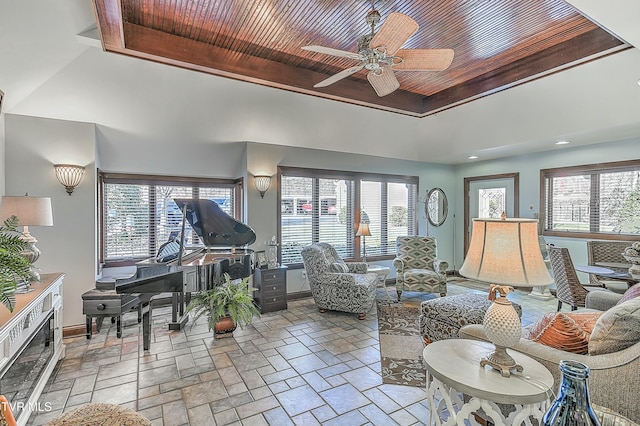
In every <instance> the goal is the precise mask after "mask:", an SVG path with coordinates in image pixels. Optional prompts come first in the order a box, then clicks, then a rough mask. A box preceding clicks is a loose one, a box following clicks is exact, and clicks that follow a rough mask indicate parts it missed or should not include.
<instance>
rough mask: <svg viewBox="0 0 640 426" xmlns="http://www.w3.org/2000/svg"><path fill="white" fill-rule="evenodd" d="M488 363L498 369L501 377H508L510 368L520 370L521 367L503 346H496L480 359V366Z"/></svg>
mask: <svg viewBox="0 0 640 426" xmlns="http://www.w3.org/2000/svg"><path fill="white" fill-rule="evenodd" d="M485 365H489V366H491V367H493V369H494V370H498V371H499V372H500V374H502V376H503V377H510V376H511V370H516V371H518V372H520V373H521V372H522V370H523V368H522V366H521V365H520V364H518V363H517V362H516V361H515V360H514V359H513V358H512V357H511V355H509V354H508V353H507V348H505V347H504V346H496V350H495V351H493V352H491V353H489V354H487V356H486V357H484V358H482V359H481V360H480V366H481V367H484V366H485Z"/></svg>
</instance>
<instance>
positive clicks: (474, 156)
mask: <svg viewBox="0 0 640 426" xmlns="http://www.w3.org/2000/svg"><path fill="white" fill-rule="evenodd" d="M477 158H478V156H477V155H470V156H469V160H475V159H477Z"/></svg>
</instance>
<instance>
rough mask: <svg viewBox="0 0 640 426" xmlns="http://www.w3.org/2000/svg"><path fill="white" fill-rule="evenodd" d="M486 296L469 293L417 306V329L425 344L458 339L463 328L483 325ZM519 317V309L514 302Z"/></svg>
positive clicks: (487, 304) (485, 294)
mask: <svg viewBox="0 0 640 426" xmlns="http://www.w3.org/2000/svg"><path fill="white" fill-rule="evenodd" d="M488 296H489V294H488V293H483V294H478V293H468V294H459V295H456V296H446V297H440V298H437V299H430V300H425V301H424V302H422V303H421V304H420V316H419V320H418V322H419V326H420V332H421V334H422V339H423V340H424V343H425V344H426V345H428V344H429V343H431V342H434V341H436V340H444V339H457V338H458V331H459V330H460V328H461V327H462V326H463V325H467V324H482V320H483V319H484V314H485V313H486V312H487V309H489V306H491V303H493V302H491V301H489V300H488ZM513 307H514V308H515V310H516V312H517V313H518V316H519V317H521V318H522V307H521V306H520V305H518V304H517V303H513Z"/></svg>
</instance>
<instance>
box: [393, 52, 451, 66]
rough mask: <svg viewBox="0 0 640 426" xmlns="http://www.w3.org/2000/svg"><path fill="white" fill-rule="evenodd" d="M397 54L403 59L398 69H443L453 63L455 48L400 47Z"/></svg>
mask: <svg viewBox="0 0 640 426" xmlns="http://www.w3.org/2000/svg"><path fill="white" fill-rule="evenodd" d="M396 56H397V57H399V58H402V59H403V61H402V62H400V63H398V64H396V65H394V66H393V69H394V70H396V71H442V70H446V69H447V68H449V65H451V62H452V61H453V49H400V50H398V51H397V52H396Z"/></svg>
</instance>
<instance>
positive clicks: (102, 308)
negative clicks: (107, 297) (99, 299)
mask: <svg viewBox="0 0 640 426" xmlns="http://www.w3.org/2000/svg"><path fill="white" fill-rule="evenodd" d="M104 308H106V306H104V303H100V304H99V305H98V306H96V309H97V310H99V311H104Z"/></svg>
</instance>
